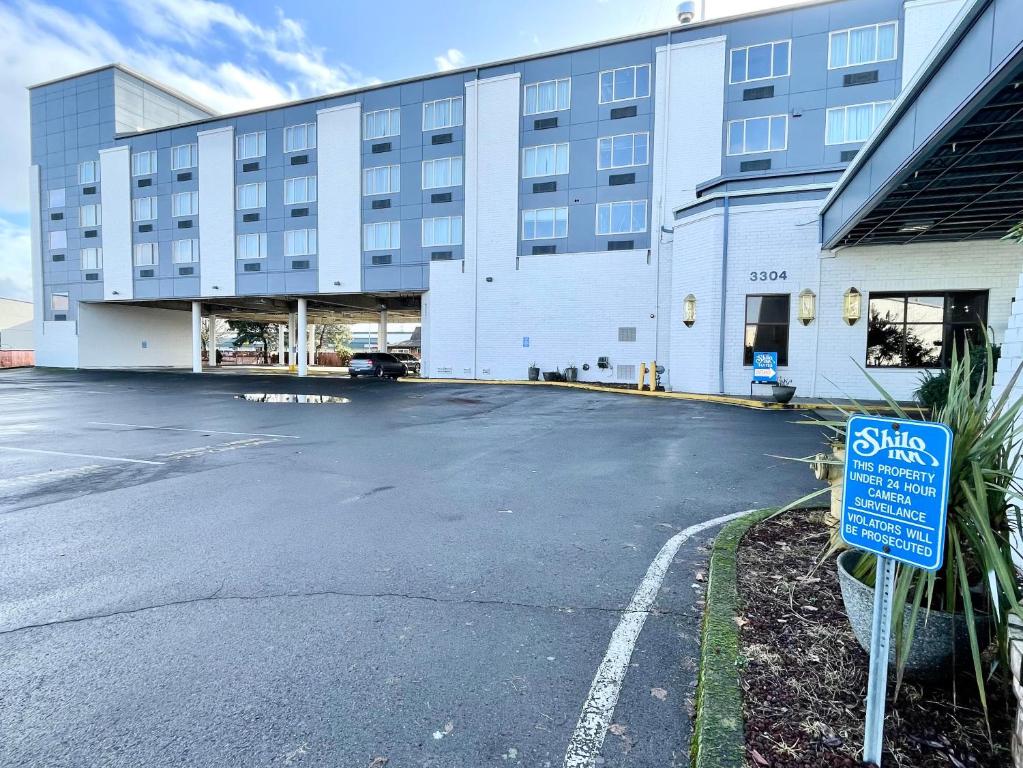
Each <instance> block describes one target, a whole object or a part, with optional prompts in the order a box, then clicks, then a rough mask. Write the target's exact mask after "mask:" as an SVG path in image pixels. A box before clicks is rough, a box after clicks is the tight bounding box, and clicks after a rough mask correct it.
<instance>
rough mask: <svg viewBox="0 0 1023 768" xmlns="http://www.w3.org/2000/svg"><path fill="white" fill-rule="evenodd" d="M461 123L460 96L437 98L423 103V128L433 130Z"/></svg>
mask: <svg viewBox="0 0 1023 768" xmlns="http://www.w3.org/2000/svg"><path fill="white" fill-rule="evenodd" d="M461 124H462V97H461V96H455V97H453V98H450V99H437V100H436V101H427V102H424V103H423V130H424V131H435V130H437V129H438V128H450V127H451V126H453V125H461Z"/></svg>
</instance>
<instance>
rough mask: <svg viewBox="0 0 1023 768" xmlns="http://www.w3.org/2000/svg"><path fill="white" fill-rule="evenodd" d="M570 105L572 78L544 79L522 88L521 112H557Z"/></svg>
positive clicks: (530, 113)
mask: <svg viewBox="0 0 1023 768" xmlns="http://www.w3.org/2000/svg"><path fill="white" fill-rule="evenodd" d="M571 105H572V79H571V78H570V77H566V78H563V79H560V80H546V81H544V82H542V83H532V84H531V85H527V86H526V87H525V89H524V98H523V114H526V115H538V114H540V113H541V112H557V111H558V110H561V109H568V108H569V107H570V106H571Z"/></svg>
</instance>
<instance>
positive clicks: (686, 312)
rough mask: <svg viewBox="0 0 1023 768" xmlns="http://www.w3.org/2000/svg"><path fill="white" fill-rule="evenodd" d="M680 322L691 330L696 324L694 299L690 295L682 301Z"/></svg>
mask: <svg viewBox="0 0 1023 768" xmlns="http://www.w3.org/2000/svg"><path fill="white" fill-rule="evenodd" d="M682 322H683V323H685V326H686V328H692V327H693V323H695V322H696V297H695V296H693V294H691V293H690V294H689V295H688V296H686V297H685V299H683V301H682Z"/></svg>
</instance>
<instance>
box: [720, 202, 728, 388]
mask: <svg viewBox="0 0 1023 768" xmlns="http://www.w3.org/2000/svg"><path fill="white" fill-rule="evenodd" d="M728 203H729V198H728V195H727V194H726V195H725V198H724V222H723V225H722V226H723V229H724V231H723V232H722V235H721V321H720V326H719V330H718V333H719V338H718V392H720V393H721V394H724V392H725V312H726V309H727V308H728Z"/></svg>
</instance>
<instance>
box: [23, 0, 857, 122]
mask: <svg viewBox="0 0 1023 768" xmlns="http://www.w3.org/2000/svg"><path fill="white" fill-rule="evenodd" d="M838 2H844V0H794V1H793V2H790V3H786V4H785V5H779V6H777V7H774V8H766V9H763V10H757V11H750V12H747V13H737V14H732V15H731V16H720V17H716V18H713V19H704V20H702V21H694V22H690V23H689V24H675V25H673V26H670V27H662V28H660V29H654V30H650V31H648V32H636V33H633V34H631V35H620V36H618V37H609V38H604V39H601V40H596V41H593V42H588V43H579V44H577V45H572V46H566V47H564V48H555V49H553V50H548V51H538V52H536V53H528V54H522V55H519V56H512V57H509V58H506V59H498V60H495V61H486V62H481V63H479V64H473V65H471V66H467V67H459V68H458V69H452V70H447V71H444V72H428V73H423V74H419V75H412V76H410V77H404V78H399V79H396V80H388V81H385V82H382V83H373V84H371V85H363V86H358V87H355V88H349V89H347V90H343V91H334V92H332V93H325V94H320V95H318V96H308V97H306V98H303V99H293V100H291V101H282V102H278V103H276V104H267V105H265V106H262V107H253V108H251V109H244V110H239V111H237V112H227V113H224V114H216V113H214V114H211V115H210V117H208V118H203V119H201V120H189V121H186V122H183V123H174V124H172V125H167V126H164V127H163V128H149V129H147V130H144V131H127V132H122V133H118V134H116V135H115V138H126V137H129V136H142V135H145V134H147V133H154V132H156V131H163V130H167V129H170V128H184V127H190V126H193V125H199V124H201V123H204V122H209V121H212V120H226V119H232V118H236V117H244V116H245V115H252V114H256V113H259V112H267V111H269V110H272V109H283V108H287V107H296V106H302V105H304V104H313V103H315V102H318V101H326V100H328V99H336V98H339V97H342V96H353V95H357V94H360V93H367V92H369V91H374V90H379V89H381V88H391V87H394V86H399V85H406V84H408V83H413V82H416V81H422V80H432V79H435V78H438V77H450V76H452V75H464V74H468V73H470V72H476V71H478V70H480V69H487V68H490V67H501V66H507V65H510V64H518V63H521V62H524V61H530V60H534V59H540V58H545V57H547V56H560V55H562V54H566V53H575V52H577V51H585V50H589V49H591V48H599V47H601V46H604V45H613V44H615V43H624V42H629V41H631V40H642V39H645V38H653V37H661V36H663V35H667V34H669V33H674V32H682V31H686V30H690V29H704V28H713V27H714V26H716V25H720V24H728V23H731V22H733V21H739V20H742V19H753V18H759V17H761V16H770V15H772V14H777V13H787V12H789V11H795V10H799V9H801V8H808V7H813V6H821V5H831V4H833V3H838ZM107 66H114V67H117V68H119V69H122V70H123V71H125V72H127V73H128V74H131V75H133V76H134V77H138V78H140V79H143V80H145V81H146V82H148V83H150V84H152V85H155V86H156V87H158V88H163V89H164V90H167V91H169V92H171V93H174V95H178V94H177V93H175V92H174V91H173V90H172V89H169V88H167V87H166V86H163V85H160V83H158V82H156V81H154V80H152V79H150V78H146V77H144V76H142V75H139V74H138V73H136V72H134V71H132V70H130V69H128V68H127V67H125V66H123V65H121V64H111V65H107ZM99 69H105V67H100V68H99ZM94 71H98V70H87V71H86V72H80V73H76V74H73V75H68V76H66V77H63V78H57V79H55V80H51V81H49V82H47V83H41V84H40V85H49V84H51V83H56V82H60V81H61V80H69V79H71V78H74V77H78V76H80V75H83V74H89V73H91V72H94ZM38 87H39V86H38V85H35V86H31V88H38ZM183 98H186V99H187V97H183ZM197 106H198V107H199V108H201V109H203V110H205V111H210V110H209V108H208V107H204V106H202V105H197Z"/></svg>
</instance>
